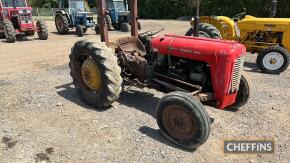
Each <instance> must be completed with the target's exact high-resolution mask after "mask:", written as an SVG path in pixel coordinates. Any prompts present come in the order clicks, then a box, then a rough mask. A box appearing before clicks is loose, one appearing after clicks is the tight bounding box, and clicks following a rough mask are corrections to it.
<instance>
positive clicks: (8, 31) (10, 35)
mask: <svg viewBox="0 0 290 163" xmlns="http://www.w3.org/2000/svg"><path fill="white" fill-rule="evenodd" d="M3 28H4V35H5V38H6V41H7V42H8V43H14V42H15V41H16V32H15V29H14V27H13V24H12V23H11V21H10V20H4V21H3Z"/></svg>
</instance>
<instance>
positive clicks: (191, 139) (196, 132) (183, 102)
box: [156, 92, 211, 149]
mask: <svg viewBox="0 0 290 163" xmlns="http://www.w3.org/2000/svg"><path fill="white" fill-rule="evenodd" d="M156 119H157V124H158V126H159V128H160V131H161V133H162V134H163V135H164V136H165V137H166V138H167V139H168V140H170V141H172V142H173V143H175V144H177V145H180V146H182V147H184V148H187V149H196V148H197V147H199V146H201V145H202V144H204V143H205V142H206V140H207V139H208V137H209V134H210V125H211V123H210V118H209V115H208V113H207V111H206V110H205V109H204V107H203V105H202V104H201V103H200V102H199V101H198V100H196V99H195V98H194V97H192V96H190V95H188V94H186V93H184V92H171V93H169V94H167V95H165V96H164V97H163V98H162V99H161V100H160V101H159V103H158V106H157V114H156Z"/></svg>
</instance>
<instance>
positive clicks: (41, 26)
mask: <svg viewBox="0 0 290 163" xmlns="http://www.w3.org/2000/svg"><path fill="white" fill-rule="evenodd" d="M36 27H37V29H38V32H37V34H38V37H39V39H40V40H47V39H48V28H47V25H46V23H45V22H44V21H42V20H38V21H37V22H36Z"/></svg>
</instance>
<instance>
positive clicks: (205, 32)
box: [185, 23, 222, 39]
mask: <svg viewBox="0 0 290 163" xmlns="http://www.w3.org/2000/svg"><path fill="white" fill-rule="evenodd" d="M185 36H194V27H192V28H190V29H189V30H188V31H187V32H186V34H185ZM199 37H204V38H212V39H222V35H221V32H220V31H219V30H218V29H217V28H216V27H215V26H213V25H211V24H208V23H200V24H199Z"/></svg>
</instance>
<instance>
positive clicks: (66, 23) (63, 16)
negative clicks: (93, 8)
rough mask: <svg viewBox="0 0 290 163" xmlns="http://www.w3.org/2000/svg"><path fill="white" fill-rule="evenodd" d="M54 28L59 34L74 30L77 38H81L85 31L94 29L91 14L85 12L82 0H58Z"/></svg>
mask: <svg viewBox="0 0 290 163" xmlns="http://www.w3.org/2000/svg"><path fill="white" fill-rule="evenodd" d="M55 26H56V29H57V31H58V33H59V34H67V33H68V32H69V30H70V29H73V28H76V33H77V35H78V36H80V37H81V36H83V34H84V33H86V31H87V29H88V28H90V27H95V22H94V20H93V13H92V12H86V11H85V3H84V1H83V0H60V1H59V9H58V10H56V13H55Z"/></svg>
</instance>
